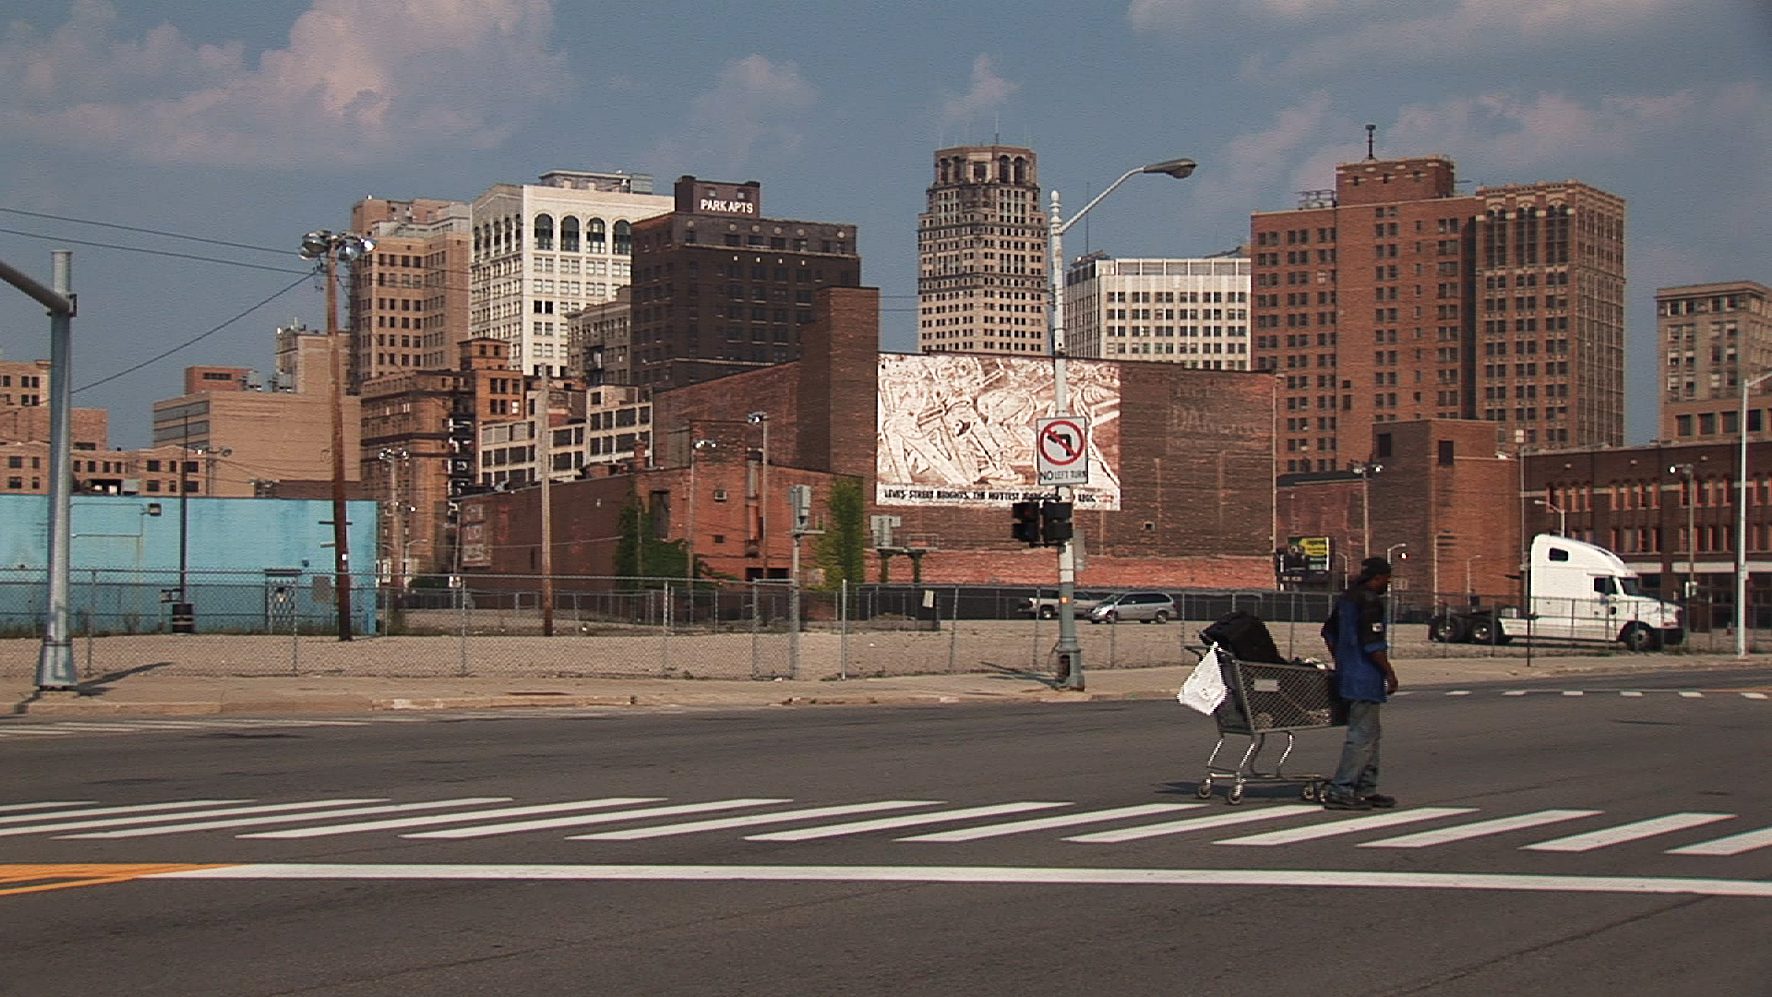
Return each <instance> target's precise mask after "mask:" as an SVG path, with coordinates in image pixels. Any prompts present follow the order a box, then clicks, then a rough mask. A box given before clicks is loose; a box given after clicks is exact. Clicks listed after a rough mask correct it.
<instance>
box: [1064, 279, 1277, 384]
mask: <svg viewBox="0 0 1772 997" xmlns="http://www.w3.org/2000/svg"><path fill="white" fill-rule="evenodd" d="M1064 282H1065V284H1064V286H1065V292H1064V328H1065V343H1066V346H1067V347H1068V348H1069V351H1070V355H1071V356H1073V357H1100V358H1102V359H1106V360H1156V361H1162V362H1165V363H1178V364H1181V365H1182V366H1185V367H1201V368H1205V369H1208V370H1248V369H1249V260H1248V259H1246V258H1242V257H1210V258H1205V259H1192V260H1189V259H1182V260H1116V259H1112V258H1110V257H1106V256H1102V255H1100V254H1091V255H1089V256H1085V257H1083V258H1082V259H1079V260H1077V261H1076V262H1075V263H1072V264H1071V265H1070V267H1069V269H1068V270H1066V272H1065V275H1064Z"/></svg>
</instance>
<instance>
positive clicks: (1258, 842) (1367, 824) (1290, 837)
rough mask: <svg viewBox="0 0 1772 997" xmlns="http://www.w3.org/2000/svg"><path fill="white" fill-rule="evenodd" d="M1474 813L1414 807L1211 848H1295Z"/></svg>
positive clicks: (1250, 837) (1248, 837)
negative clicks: (1293, 846)
mask: <svg viewBox="0 0 1772 997" xmlns="http://www.w3.org/2000/svg"><path fill="white" fill-rule="evenodd" d="M1475 812H1476V808H1475V807H1415V808H1413V809H1410V810H1392V811H1390V812H1388V813H1381V814H1370V815H1368V816H1365V817H1348V818H1345V819H1342V820H1337V821H1334V822H1332V823H1329V824H1317V825H1314V826H1312V827H1292V828H1287V829H1286V830H1284V831H1264V832H1262V833H1260V834H1250V835H1245V836H1244V837H1241V838H1225V839H1224V840H1222V841H1214V842H1213V844H1215V845H1255V846H1258V847H1265V846H1271V845H1295V844H1297V843H1298V842H1300V841H1316V840H1317V839H1319V838H1330V837H1334V836H1336V835H1340V834H1356V833H1358V832H1360V831H1371V830H1374V829H1376V828H1383V827H1395V826H1396V825H1398V824H1413V823H1415V822H1417V821H1424V820H1437V819H1439V818H1441V817H1453V816H1456V815H1458V814H1468V813H1475Z"/></svg>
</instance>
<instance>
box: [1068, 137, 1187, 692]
mask: <svg viewBox="0 0 1772 997" xmlns="http://www.w3.org/2000/svg"><path fill="white" fill-rule="evenodd" d="M1195 165H1196V164H1195V163H1194V161H1193V160H1191V159H1166V160H1163V161H1162V162H1160V163H1151V164H1150V165H1148V166H1140V167H1137V168H1134V169H1130V170H1127V171H1126V172H1125V173H1122V174H1120V178H1119V179H1118V180H1115V181H1114V182H1113V183H1111V184H1108V185H1107V189H1105V190H1103V191H1102V192H1101V193H1099V194H1097V195H1095V198H1094V200H1091V201H1090V202H1089V203H1088V204H1085V205H1083V210H1081V211H1079V212H1077V213H1076V214H1074V215H1072V216H1071V217H1070V219H1069V220H1068V221H1067V220H1064V214H1063V212H1062V210H1061V209H1060V207H1059V200H1058V191H1056V190H1054V191H1053V192H1052V215H1051V218H1050V220H1049V222H1048V226H1049V228H1048V232H1049V238H1050V240H1051V260H1050V261H1049V262H1048V264H1047V270H1048V273H1047V278H1048V283H1049V286H1050V288H1051V295H1052V305H1051V307H1052V380H1053V399H1052V414H1053V415H1054V416H1055V417H1057V418H1067V417H1069V416H1070V415H1071V412H1070V388H1069V385H1068V384H1067V383H1066V380H1065V360H1066V358H1067V357H1068V355H1069V348H1068V347H1067V345H1066V343H1065V336H1064V333H1065V329H1064V234H1065V232H1066V231H1067V230H1069V229H1070V227H1071V226H1072V225H1075V224H1076V223H1077V221H1078V220H1079V219H1081V218H1082V217H1083V216H1084V215H1087V214H1088V213H1089V209H1091V208H1093V207H1095V206H1096V205H1097V204H1100V203H1101V200H1102V198H1104V197H1107V196H1108V195H1109V194H1112V193H1113V192H1114V191H1115V190H1116V189H1118V188H1119V186H1120V185H1121V184H1123V183H1125V182H1126V181H1128V180H1130V179H1132V178H1133V177H1135V176H1138V175H1139V174H1141V173H1158V174H1162V175H1164V176H1168V177H1173V178H1175V179H1177V180H1183V179H1186V178H1187V177H1189V176H1192V175H1193V172H1194V167H1195ZM1082 462H1083V464H1084V470H1085V471H1087V469H1088V462H1089V452H1088V449H1087V447H1085V448H1084V451H1083V456H1082ZM1058 499H1059V501H1060V502H1069V501H1070V500H1071V489H1070V487H1069V486H1068V485H1060V486H1059V488H1058ZM1076 587H1077V555H1076V547H1075V546H1074V542H1073V541H1072V540H1071V539H1069V538H1066V539H1064V540H1061V541H1059V543H1058V644H1057V646H1055V647H1054V648H1053V653H1055V654H1056V655H1057V656H1058V661H1059V667H1060V669H1061V673H1060V679H1061V684H1062V687H1063V688H1066V689H1073V690H1077V691H1081V690H1082V689H1083V648H1082V646H1081V645H1080V644H1078V643H1077V607H1076V601H1075V600H1076Z"/></svg>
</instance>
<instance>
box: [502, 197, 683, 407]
mask: <svg viewBox="0 0 1772 997" xmlns="http://www.w3.org/2000/svg"><path fill="white" fill-rule="evenodd" d="M672 204H673V202H672V199H671V198H670V197H667V196H663V195H658V194H653V193H652V178H651V177H650V176H648V175H646V174H643V173H586V172H582V171H574V170H554V171H552V172H549V173H544V174H542V176H541V179H540V180H539V181H538V182H537V183H533V184H495V185H494V186H492V187H491V188H489V189H487V191H486V192H485V193H483V194H481V195H480V196H479V197H477V198H475V199H474V205H473V218H472V221H473V264H472V274H473V275H472V280H471V285H472V290H473V303H472V317H471V320H470V325H471V329H470V332H471V333H472V335H474V336H490V337H492V338H494V339H502V340H504V341H506V342H508V343H510V344H511V365H512V366H513V367H515V368H517V369H520V370H523V371H526V372H528V373H537V372H539V370H540V368H541V366H542V365H544V364H545V365H547V366H548V367H549V368H550V369H551V371H552V372H553V373H554V374H560V373H563V372H564V368H565V366H566V362H567V336H566V316H568V315H570V314H572V313H573V312H576V311H579V310H581V309H583V308H585V307H586V306H588V305H595V304H600V303H602V302H605V301H610V300H612V299H614V297H615V294H616V292H617V291H618V290H620V289H621V288H622V287H624V286H626V285H627V284H628V278H629V265H630V264H629V261H630V259H631V257H632V255H633V224H634V223H635V222H637V221H640V220H641V219H643V218H651V217H653V216H654V215H662V214H665V213H666V212H669V211H670V210H671V207H672Z"/></svg>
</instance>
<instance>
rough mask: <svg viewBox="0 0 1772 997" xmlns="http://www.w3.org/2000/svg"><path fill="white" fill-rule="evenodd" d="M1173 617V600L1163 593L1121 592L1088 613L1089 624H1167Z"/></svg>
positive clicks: (1104, 600)
mask: <svg viewBox="0 0 1772 997" xmlns="http://www.w3.org/2000/svg"><path fill="white" fill-rule="evenodd" d="M1174 615H1175V600H1174V599H1171V598H1169V596H1168V594H1167V593H1164V592H1121V593H1120V594H1119V595H1115V596H1110V597H1109V598H1106V599H1103V600H1102V601H1101V602H1100V603H1098V604H1097V605H1096V607H1095V608H1094V609H1091V610H1090V611H1089V622H1090V623H1118V622H1119V621H1121V620H1137V621H1138V622H1140V623H1168V622H1169V618H1170V617H1172V616H1174Z"/></svg>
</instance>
